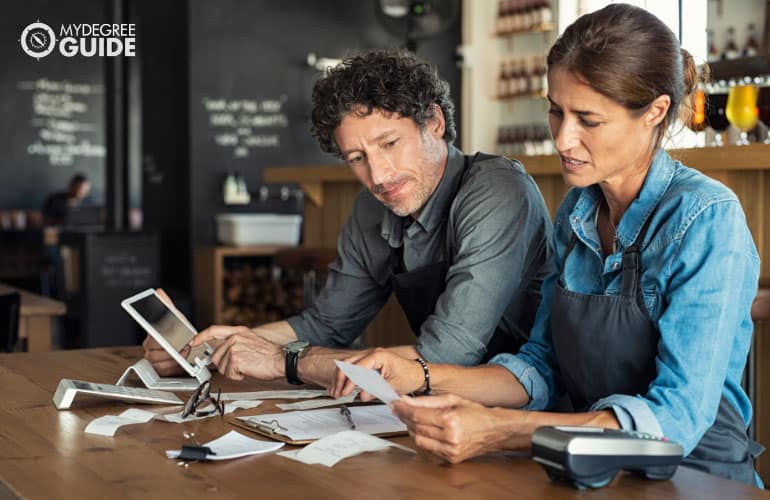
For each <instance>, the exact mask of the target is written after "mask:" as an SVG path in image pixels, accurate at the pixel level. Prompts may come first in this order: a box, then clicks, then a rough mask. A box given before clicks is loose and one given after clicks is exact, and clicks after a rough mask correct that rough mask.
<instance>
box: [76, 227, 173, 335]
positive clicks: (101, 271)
mask: <svg viewBox="0 0 770 500" xmlns="http://www.w3.org/2000/svg"><path fill="white" fill-rule="evenodd" d="M62 239H63V241H64V242H65V243H66V244H68V245H72V246H74V247H75V248H77V249H78V250H79V254H80V259H81V260H80V266H81V267H80V270H81V276H80V280H81V283H82V285H83V286H82V287H81V291H80V294H79V296H78V297H76V300H75V301H74V303H75V304H74V305H75V307H74V308H73V309H74V310H75V311H78V313H79V317H78V318H77V320H78V322H79V332H80V339H79V344H80V346H81V347H99V346H113V345H132V344H137V343H139V342H140V341H141V339H143V338H144V333H143V332H142V331H141V329H140V328H138V326H137V324H136V323H135V322H134V321H133V320H132V319H131V318H130V317H129V316H128V315H127V314H126V313H125V311H123V309H122V308H121V306H120V302H121V301H122V300H123V299H125V298H127V297H130V296H131V295H134V294H136V293H138V292H140V291H142V290H145V289H147V288H155V287H158V286H160V283H159V276H160V272H159V271H160V270H159V260H160V257H159V246H158V245H159V243H158V238H157V235H154V234H142V233H107V234H99V233H69V234H64V235H62Z"/></svg>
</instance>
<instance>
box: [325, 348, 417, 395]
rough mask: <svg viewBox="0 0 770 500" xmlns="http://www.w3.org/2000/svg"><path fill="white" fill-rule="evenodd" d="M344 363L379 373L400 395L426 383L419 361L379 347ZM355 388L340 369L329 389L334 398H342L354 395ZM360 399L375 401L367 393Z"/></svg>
mask: <svg viewBox="0 0 770 500" xmlns="http://www.w3.org/2000/svg"><path fill="white" fill-rule="evenodd" d="M343 361H347V362H348V363H355V364H357V365H359V366H365V367H367V368H372V369H374V370H377V371H379V372H380V375H382V377H383V378H384V379H385V380H387V382H388V383H389V384H390V385H391V386H393V388H394V389H395V390H396V392H397V393H399V394H408V393H410V392H414V391H417V390H419V389H420V388H421V387H422V386H423V384H424V382H425V377H424V373H423V370H422V367H421V366H420V364H419V363H418V362H417V361H414V360H412V359H407V358H403V357H401V356H399V355H397V354H394V353H392V352H390V351H388V350H386V349H382V348H379V347H378V348H377V349H375V350H374V351H366V352H363V353H360V354H358V355H356V356H352V357H349V358H347V359H343ZM355 388H356V385H355V384H354V383H353V382H351V381H350V379H348V378H347V377H346V376H345V374H344V373H342V370H339V369H338V370H337V372H336V374H335V377H334V381H333V383H332V387H331V388H330V389H329V393H330V394H331V396H332V397H334V398H341V397H343V396H347V395H348V394H350V393H352V392H353V390H354V389H355ZM359 397H360V398H361V400H362V401H371V400H372V399H375V398H374V397H373V396H372V395H370V394H368V393H367V392H365V391H362V392H361V394H360V396H359Z"/></svg>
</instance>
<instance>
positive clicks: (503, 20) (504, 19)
mask: <svg viewBox="0 0 770 500" xmlns="http://www.w3.org/2000/svg"><path fill="white" fill-rule="evenodd" d="M506 31H508V0H500V1H499V2H497V19H495V33H505V32H506Z"/></svg>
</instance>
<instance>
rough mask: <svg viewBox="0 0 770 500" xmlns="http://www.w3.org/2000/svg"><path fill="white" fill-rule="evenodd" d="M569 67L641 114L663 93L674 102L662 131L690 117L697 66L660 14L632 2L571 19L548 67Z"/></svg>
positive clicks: (664, 120) (588, 82)
mask: <svg viewBox="0 0 770 500" xmlns="http://www.w3.org/2000/svg"><path fill="white" fill-rule="evenodd" d="M554 66H558V67H560V68H562V69H565V70H567V71H569V72H571V73H573V74H575V75H576V76H578V77H579V78H580V79H582V80H583V81H584V82H585V83H586V84H587V85H589V86H590V87H592V88H593V89H594V90H596V91H597V92H599V93H600V94H602V95H604V96H606V97H609V98H610V99H612V100H613V101H615V102H617V103H619V104H621V105H623V106H625V107H626V108H628V109H629V110H630V111H631V112H633V113H638V114H639V115H641V114H642V113H644V112H645V111H646V110H647V108H648V106H649V105H650V103H652V101H653V100H655V98H657V97H658V96H661V95H668V96H669V97H670V98H671V107H670V108H669V110H668V113H667V114H666V117H665V118H664V119H663V121H662V122H661V123H660V124H659V125H658V133H657V138H656V142H655V148H656V149H657V148H658V147H659V146H660V142H661V140H662V137H663V134H662V133H661V131H665V130H667V129H668V126H669V125H670V124H671V122H673V121H674V119H675V118H676V117H677V115H679V117H680V119H682V121H684V122H685V123H687V122H688V120H689V119H690V115H691V114H692V107H691V105H690V103H691V100H692V94H693V93H694V91H695V89H696V86H697V83H698V70H697V68H696V66H695V61H693V58H692V56H691V55H690V53H689V52H687V51H686V50H684V49H682V48H681V47H680V46H679V40H677V38H676V35H674V33H673V32H672V31H671V30H670V29H669V28H668V27H667V26H666V25H665V24H664V23H663V22H662V21H661V20H660V19H658V18H657V17H655V16H654V15H653V14H650V13H649V12H647V11H646V10H644V9H641V8H639V7H634V6H633V5H628V4H622V3H619V4H610V5H608V6H607V7H605V8H603V9H601V10H597V11H596V12H592V13H590V14H586V15H584V16H581V17H580V18H578V19H577V21H575V22H574V23H572V24H571V25H570V26H569V27H567V29H566V30H565V31H564V33H563V34H562V35H561V36H560V37H559V38H558V39H557V40H556V43H555V44H554V45H553V47H551V50H550V51H549V52H548V67H549V68H553V67H554Z"/></svg>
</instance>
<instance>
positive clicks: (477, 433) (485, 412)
mask: <svg viewBox="0 0 770 500" xmlns="http://www.w3.org/2000/svg"><path fill="white" fill-rule="evenodd" d="M418 366H419V365H418ZM392 408H393V412H394V413H395V414H396V416H397V417H398V418H400V419H401V420H402V421H403V422H404V423H405V424H406V426H407V428H408V429H409V434H410V435H411V436H412V438H413V439H414V442H415V444H416V445H417V446H418V447H420V448H422V449H424V450H427V451H430V452H431V453H434V454H436V455H438V456H439V457H441V458H443V459H444V460H446V461H447V462H450V463H453V464H456V463H459V462H462V461H464V460H467V459H469V458H473V457H476V456H479V455H483V454H485V453H490V452H494V451H499V450H502V449H507V448H510V447H512V446H511V443H512V440H511V438H514V439H513V442H514V443H515V442H520V443H522V444H524V445H525V446H526V444H525V443H528V442H529V439H531V437H530V436H516V435H515V434H514V431H513V430H512V429H513V428H515V421H516V420H517V419H516V416H517V415H522V414H523V413H525V412H521V411H517V410H501V409H498V408H487V407H485V406H483V405H480V404H478V403H474V402H472V401H469V400H467V399H462V398H460V397H459V396H455V395H454V394H444V395H441V396H427V397H420V398H410V397H408V396H403V397H402V398H401V400H400V401H395V402H394V403H392ZM512 424H513V426H512ZM517 437H518V438H519V439H516V438H517ZM522 437H524V438H525V439H521V438H522Z"/></svg>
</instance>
